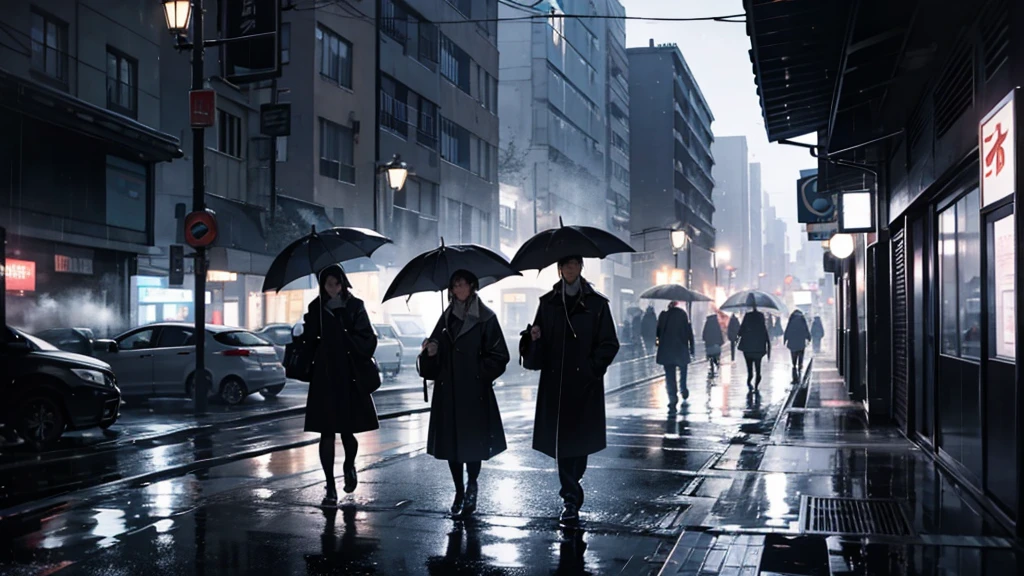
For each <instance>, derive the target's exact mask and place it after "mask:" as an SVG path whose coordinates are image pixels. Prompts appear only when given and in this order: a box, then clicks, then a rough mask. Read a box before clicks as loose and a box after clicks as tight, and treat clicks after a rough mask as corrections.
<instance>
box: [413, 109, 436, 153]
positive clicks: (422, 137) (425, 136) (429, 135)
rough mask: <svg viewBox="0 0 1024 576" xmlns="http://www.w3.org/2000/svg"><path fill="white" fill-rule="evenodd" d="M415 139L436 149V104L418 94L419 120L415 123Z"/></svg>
mask: <svg viewBox="0 0 1024 576" xmlns="http://www.w3.org/2000/svg"><path fill="white" fill-rule="evenodd" d="M416 141H417V142H419V143H420V144H422V145H423V146H426V147H427V148H430V149H431V150H437V104H434V103H433V102H431V101H430V100H427V99H426V98H424V97H422V96H420V110H419V121H418V122H417V123H416Z"/></svg>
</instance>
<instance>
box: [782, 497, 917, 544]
mask: <svg viewBox="0 0 1024 576" xmlns="http://www.w3.org/2000/svg"><path fill="white" fill-rule="evenodd" d="M800 531H801V532H803V533H805V534H849V535H859V536H910V535H912V531H911V529H910V523H909V522H907V517H906V516H905V515H904V514H903V507H902V506H900V503H899V502H898V501H896V500H864V499H857V498H820V497H817V496H804V497H802V498H801V501H800Z"/></svg>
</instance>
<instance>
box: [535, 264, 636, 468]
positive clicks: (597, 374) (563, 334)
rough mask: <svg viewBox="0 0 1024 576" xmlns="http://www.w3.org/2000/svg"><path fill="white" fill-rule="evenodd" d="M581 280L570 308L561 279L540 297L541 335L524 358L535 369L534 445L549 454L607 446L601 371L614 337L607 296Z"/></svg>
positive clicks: (576, 452) (538, 318) (576, 453)
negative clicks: (536, 383)
mask: <svg viewBox="0 0 1024 576" xmlns="http://www.w3.org/2000/svg"><path fill="white" fill-rule="evenodd" d="M580 281H581V282H582V284H583V285H582V287H581V289H580V290H581V292H580V296H579V300H577V301H576V304H575V305H574V306H573V307H572V309H571V310H568V311H567V310H566V307H565V304H564V303H563V301H562V283H561V282H559V283H558V284H556V285H555V287H554V289H553V290H551V291H550V292H548V293H547V294H544V295H543V296H541V297H540V305H539V306H538V307H537V316H536V318H535V319H534V321H533V325H534V326H540V329H541V337H540V339H539V340H536V341H531V342H530V343H529V346H528V348H529V350H528V352H527V354H526V355H525V356H524V357H523V366H524V367H525V368H526V369H528V370H540V385H539V386H538V388H537V412H536V418H535V421H534V428H533V449H534V450H537V451H539V452H543V453H544V454H547V455H548V456H551V457H552V458H572V457H578V456H587V455H589V454H594V453H595V452H600V451H601V450H604V448H605V446H606V445H607V442H606V438H605V419H604V414H605V411H604V374H605V372H606V371H607V370H608V366H610V365H611V363H612V361H614V360H615V355H616V354H617V353H618V351H619V339H618V338H617V337H616V335H615V322H614V321H613V320H612V314H611V310H610V309H609V306H608V299H607V298H605V297H604V296H602V295H601V294H599V293H598V292H596V291H595V290H594V289H593V288H592V287H591V286H590V283H588V282H587V281H586V280H584V279H582V278H581V279H580ZM567 312H568V313H567ZM567 318H568V320H567ZM570 322H571V328H570V324H569V323H570ZM527 337H528V336H527Z"/></svg>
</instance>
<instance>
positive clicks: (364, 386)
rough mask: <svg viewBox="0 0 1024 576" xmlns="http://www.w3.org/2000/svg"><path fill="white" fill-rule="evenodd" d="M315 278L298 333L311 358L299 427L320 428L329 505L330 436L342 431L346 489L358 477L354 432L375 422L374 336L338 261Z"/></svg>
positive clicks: (333, 497)
mask: <svg viewBox="0 0 1024 576" xmlns="http://www.w3.org/2000/svg"><path fill="white" fill-rule="evenodd" d="M319 283H320V295H319V296H317V297H316V298H314V299H313V301H312V302H310V303H309V307H308V309H307V312H306V315H305V317H304V318H303V326H302V334H301V339H302V341H303V342H304V343H305V345H306V346H309V347H311V348H312V354H311V356H312V359H313V361H312V367H311V378H310V380H309V395H308V397H307V399H306V424H305V427H304V430H305V431H306V432H319V433H320V465H321V466H322V467H323V470H324V476H325V478H326V481H327V486H326V494H325V496H324V499H323V502H322V504H323V505H324V506H332V505H336V504H337V502H338V490H337V487H336V486H335V483H334V449H335V435H340V436H341V443H342V446H343V447H344V449H345V462H344V464H343V465H342V470H343V471H344V476H345V485H344V489H345V492H346V493H351V492H354V491H355V489H356V484H357V482H358V480H357V477H356V467H355V460H356V452H357V451H358V450H359V442H358V441H356V437H355V435H356V434H358V433H360V432H369V431H371V430H376V429H378V428H379V427H380V425H379V424H378V422H377V410H376V408H375V407H374V404H373V398H371V396H370V395H371V394H372V393H373V392H374V391H375V390H376V389H377V388H378V387H380V376H379V374H377V373H376V367H375V364H374V363H373V353H374V351H376V349H377V335H376V333H375V332H374V330H373V326H371V324H370V318H369V316H368V315H367V313H366V307H365V305H364V304H363V301H362V300H360V299H359V298H356V297H355V296H353V295H352V293H351V292H350V289H351V287H352V284H351V283H350V282H349V281H348V277H347V276H346V275H345V271H344V270H343V269H342V267H341V266H339V265H337V264H334V265H331V266H328V267H327V268H325V269H324V270H323V271H321V272H320V274H319ZM371 372H372V373H371Z"/></svg>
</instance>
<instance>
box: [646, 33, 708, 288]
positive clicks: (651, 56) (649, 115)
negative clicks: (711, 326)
mask: <svg viewBox="0 0 1024 576" xmlns="http://www.w3.org/2000/svg"><path fill="white" fill-rule="evenodd" d="M626 52H627V54H628V55H629V68H630V79H629V83H630V102H631V103H632V111H631V113H630V129H631V132H632V133H633V134H637V135H640V137H639V138H637V139H635V140H634V141H633V144H632V146H631V149H630V167H631V169H632V171H631V176H630V182H631V186H630V190H631V192H632V199H633V200H632V213H631V228H632V232H633V246H634V248H636V249H637V251H638V252H639V253H638V254H637V255H636V256H635V263H636V264H635V267H634V277H636V278H637V280H638V281H639V282H640V283H641V284H644V283H647V284H650V283H653V282H655V281H656V278H658V272H659V271H661V270H663V269H664V268H665V267H668V268H675V269H682V270H683V271H684V273H683V275H682V278H680V279H679V280H680V281H682V282H683V283H684V284H686V285H688V286H690V287H692V288H694V289H696V290H697V291H699V292H703V293H707V294H709V295H710V294H713V293H714V287H715V271H714V268H713V267H712V266H713V259H712V252H711V251H712V250H713V249H714V246H715V239H716V231H715V228H714V226H713V224H712V216H713V215H714V212H715V204H714V202H713V200H712V190H713V189H714V186H715V182H714V180H713V179H712V166H713V165H714V163H715V160H714V159H713V157H712V143H713V141H714V136H713V135H712V132H711V123H712V121H714V116H712V114H711V109H710V107H709V106H708V104H707V101H705V100H704V95H703V94H702V93H701V90H700V86H699V85H698V84H697V80H696V79H695V78H694V76H693V73H692V72H691V71H690V68H689V66H687V64H686V59H685V58H684V57H683V54H682V52H680V51H679V48H678V47H677V46H676V45H675V44H661V45H657V46H656V45H655V44H654V40H651V41H650V43H649V45H648V46H647V47H642V48H630V49H629V50H627V51H626ZM673 230H681V231H683V232H685V233H686V236H685V238H687V239H688V240H684V242H682V243H679V242H677V243H676V244H675V245H673V243H672V232H671V231H673ZM669 280H671V278H669Z"/></svg>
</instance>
